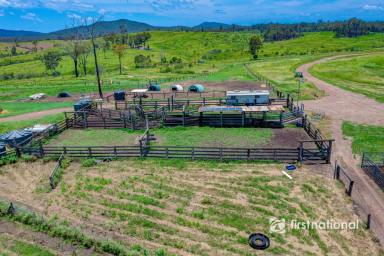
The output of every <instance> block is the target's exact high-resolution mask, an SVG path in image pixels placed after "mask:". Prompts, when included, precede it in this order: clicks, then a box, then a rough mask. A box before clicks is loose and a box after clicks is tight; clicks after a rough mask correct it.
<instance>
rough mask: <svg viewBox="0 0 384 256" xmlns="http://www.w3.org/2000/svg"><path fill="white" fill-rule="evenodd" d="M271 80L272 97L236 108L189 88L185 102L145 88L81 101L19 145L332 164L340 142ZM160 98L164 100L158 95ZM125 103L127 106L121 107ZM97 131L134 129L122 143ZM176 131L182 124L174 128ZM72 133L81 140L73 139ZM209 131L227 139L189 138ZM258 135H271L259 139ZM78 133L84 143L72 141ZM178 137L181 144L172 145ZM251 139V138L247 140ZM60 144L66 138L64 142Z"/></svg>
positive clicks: (70, 152) (86, 152) (76, 152)
mask: <svg viewBox="0 0 384 256" xmlns="http://www.w3.org/2000/svg"><path fill="white" fill-rule="evenodd" d="M260 84H261V85H260ZM265 84H266V83H258V84H257V85H256V88H260V87H261V88H263V89H264V90H263V91H262V92H263V94H265V92H266V91H267V90H265V89H269V91H270V93H271V95H270V97H269V98H268V99H267V102H262V103H260V104H247V103H244V102H243V103H239V104H231V105H229V104H228V102H227V101H228V98H227V99H225V98H224V99H223V98H221V99H213V98H206V97H200V93H199V92H195V93H192V92H191V93H188V95H184V96H185V97H187V98H184V99H179V98H177V97H178V96H176V94H172V95H171V97H170V98H167V99H166V100H153V99H152V96H148V95H151V94H152V95H153V94H156V93H157V92H154V93H152V92H144V91H143V90H142V89H140V90H138V91H135V93H134V96H133V98H131V96H132V95H131V94H130V93H126V94H125V95H124V97H125V98H128V99H127V100H125V99H124V100H115V102H111V99H109V103H108V101H107V102H101V101H81V102H79V103H77V104H75V111H73V112H65V119H64V120H63V121H61V122H59V123H57V124H54V125H53V126H51V128H50V129H47V130H46V131H45V132H42V133H40V134H35V135H34V138H33V139H32V140H31V142H30V143H28V145H23V146H21V147H17V148H16V153H17V154H22V153H24V154H30V155H36V156H39V157H44V156H56V157H58V156H60V155H61V154H62V153H64V154H65V155H66V156H68V157H82V158H97V159H109V160H111V159H114V158H127V157H141V158H152V157H157V158H184V159H191V160H199V159H216V160H248V161H283V162H304V163H329V162H330V158H331V153H332V140H331V139H326V138H324V137H323V136H322V135H321V132H320V131H319V130H318V129H316V127H314V125H313V124H312V123H311V122H310V121H309V120H308V118H307V116H306V115H305V112H304V106H303V105H301V106H297V105H295V104H294V101H293V98H292V97H291V96H290V95H284V94H283V93H282V92H279V91H275V90H274V89H273V87H270V86H268V87H267V86H266V85H265ZM249 88H251V91H250V92H252V93H253V92H257V90H253V89H252V87H249ZM252 90H253V91H252ZM269 91H268V95H269ZM245 92H247V91H245ZM210 93H215V92H213V91H211V92H210ZM221 93H222V94H223V92H221ZM216 94H219V92H216ZM189 96H191V98H193V99H194V100H191V98H188V97H189ZM205 96H207V95H205ZM115 98H116V97H115ZM153 98H154V99H157V96H153ZM231 100H233V98H231ZM118 106H124V107H123V108H122V109H121V108H119V107H118ZM176 126H177V127H183V128H184V129H185V130H184V133H182V134H179V133H180V130H177V129H180V128H173V127H176ZM97 128H101V129H104V130H110V129H111V130H112V131H115V130H116V129H120V130H121V129H123V130H125V131H126V133H120V134H118V135H117V134H115V135H116V136H120V137H116V140H115V141H113V140H110V138H109V137H110V136H108V135H107V136H102V137H105V138H106V141H103V140H100V139H99V136H100V135H101V134H102V133H99V132H98V129H97ZM84 129H85V130H86V131H89V129H96V130H94V131H93V132H92V134H93V135H92V136H93V137H94V138H95V139H92V136H91V137H90V138H88V140H86V139H84V138H83V136H89V134H90V133H89V132H88V135H87V132H84V133H81V132H79V130H84ZM172 129H175V130H174V132H172ZM200 129H201V130H200ZM220 129H221V130H220ZM63 131H65V133H64V134H62V132H63ZM71 131H73V132H74V134H76V136H77V137H76V136H75V137H73V135H72V133H71ZM201 132H203V133H201ZM220 132H221V134H220ZM157 133H159V136H158V135H157ZM217 133H218V134H217ZM266 134H268V136H267V135H266ZM109 135H111V134H109ZM215 135H216V136H215ZM204 136H205V137H206V138H209V137H213V138H214V137H219V138H217V139H215V140H209V139H205V140H204V143H202V142H201V141H200V142H199V141H196V142H195V143H189V142H188V141H194V140H196V139H194V138H196V137H201V138H204ZM52 137H54V138H53V139H52ZM258 137H263V138H264V140H260V141H258V140H257V139H258ZM71 138H72V141H73V140H75V141H78V143H72V144H71V143H68V142H67V143H65V141H66V140H68V141H71ZM96 138H98V139H96ZM175 138H179V141H178V142H177V143H172V141H173V140H175ZM220 138H221V140H220ZM247 140H248V141H251V143H245V141H247ZM59 141H61V143H56V142H59ZM96 141H97V143H96ZM117 141H124V143H123V144H122V143H119V142H117Z"/></svg>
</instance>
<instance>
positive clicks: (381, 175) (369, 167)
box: [361, 153, 384, 190]
mask: <svg viewBox="0 0 384 256" xmlns="http://www.w3.org/2000/svg"><path fill="white" fill-rule="evenodd" d="M361 169H363V170H364V172H365V173H366V174H367V175H368V176H369V177H370V178H371V179H372V180H373V181H374V182H375V183H376V184H377V185H378V186H379V187H380V188H381V189H382V190H384V153H364V154H363V158H362V160H361Z"/></svg>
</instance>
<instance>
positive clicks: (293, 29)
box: [202, 18, 384, 41]
mask: <svg viewBox="0 0 384 256" xmlns="http://www.w3.org/2000/svg"><path fill="white" fill-rule="evenodd" d="M202 31H216V32H240V31H256V32H259V33H260V34H261V35H262V36H263V38H264V40H265V41H281V40H289V39H293V38H297V37H300V36H302V35H303V34H304V33H305V32H323V31H331V32H336V36H338V37H358V36H362V35H366V34H368V33H370V32H384V22H382V21H376V22H366V21H363V20H361V19H357V18H352V19H350V20H347V21H332V22H329V21H322V20H319V21H318V22H302V23H295V24H280V23H267V24H256V25H252V26H239V25H231V26H226V27H223V26H220V28H218V29H217V28H216V29H202Z"/></svg>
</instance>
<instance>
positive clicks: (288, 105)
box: [287, 93, 291, 109]
mask: <svg viewBox="0 0 384 256" xmlns="http://www.w3.org/2000/svg"><path fill="white" fill-rule="evenodd" d="M289 95H290V94H289V93H288V96H287V107H288V108H289V109H290V105H291V104H290V102H289Z"/></svg>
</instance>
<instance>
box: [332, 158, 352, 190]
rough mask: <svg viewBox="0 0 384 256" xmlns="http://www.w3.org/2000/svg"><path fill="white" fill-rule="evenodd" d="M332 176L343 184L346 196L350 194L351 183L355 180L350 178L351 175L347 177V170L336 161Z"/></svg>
mask: <svg viewBox="0 0 384 256" xmlns="http://www.w3.org/2000/svg"><path fill="white" fill-rule="evenodd" d="M333 178H334V179H335V180H339V181H340V182H341V183H343V184H344V186H345V193H346V194H347V195H348V196H352V189H353V184H354V183H355V182H354V181H353V180H352V178H351V177H349V175H348V174H347V172H346V171H345V170H344V169H343V168H342V167H341V166H340V165H339V164H338V163H337V161H336V162H335V169H334V173H333Z"/></svg>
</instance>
